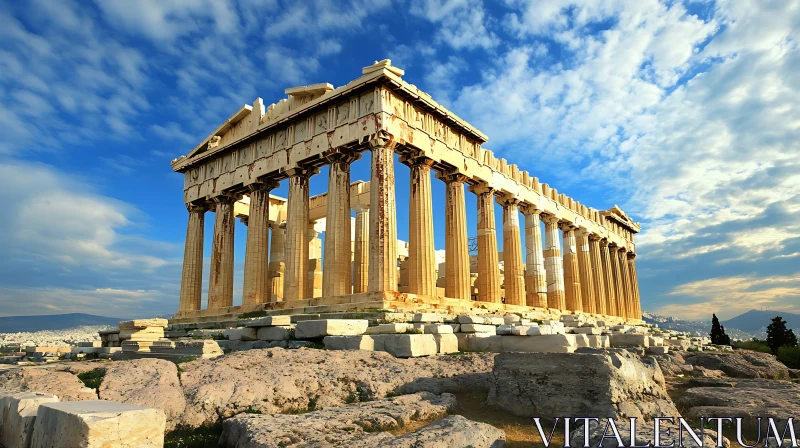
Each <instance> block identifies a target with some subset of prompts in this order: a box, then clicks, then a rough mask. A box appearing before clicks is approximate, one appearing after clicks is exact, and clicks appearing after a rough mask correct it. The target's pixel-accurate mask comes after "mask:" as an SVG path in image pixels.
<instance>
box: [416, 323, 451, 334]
mask: <svg viewBox="0 0 800 448" xmlns="http://www.w3.org/2000/svg"><path fill="white" fill-rule="evenodd" d="M422 331H423V333H425V334H453V327H451V326H450V325H439V324H431V325H425V328H423V330H422Z"/></svg>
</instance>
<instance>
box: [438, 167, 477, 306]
mask: <svg viewBox="0 0 800 448" xmlns="http://www.w3.org/2000/svg"><path fill="white" fill-rule="evenodd" d="M441 178H442V180H444V182H445V216H444V220H445V222H444V225H445V235H444V238H445V270H446V272H445V283H444V295H445V296H446V297H452V298H456V299H463V300H470V299H471V298H472V291H471V289H472V285H471V283H470V276H469V244H468V238H469V237H468V236H467V207H466V204H465V199H464V182H465V181H466V180H467V178H466V176H464V175H461V174H451V175H447V176H442V177H441Z"/></svg>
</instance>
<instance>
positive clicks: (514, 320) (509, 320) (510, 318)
mask: <svg viewBox="0 0 800 448" xmlns="http://www.w3.org/2000/svg"><path fill="white" fill-rule="evenodd" d="M520 321H522V318H521V317H519V316H517V315H516V314H506V315H505V316H503V323H504V324H505V325H513V324H518V323H520Z"/></svg>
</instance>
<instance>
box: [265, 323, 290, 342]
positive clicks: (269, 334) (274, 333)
mask: <svg viewBox="0 0 800 448" xmlns="http://www.w3.org/2000/svg"><path fill="white" fill-rule="evenodd" d="M293 328H294V327H293V326H288V325H287V326H280V327H277V326H276V327H259V328H258V331H257V332H256V338H257V339H258V340H260V341H285V340H288V339H289V338H290V337H291V334H292V329H293Z"/></svg>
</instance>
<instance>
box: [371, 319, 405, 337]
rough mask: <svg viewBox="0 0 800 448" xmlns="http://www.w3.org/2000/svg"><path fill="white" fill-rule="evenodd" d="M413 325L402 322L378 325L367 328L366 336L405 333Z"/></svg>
mask: <svg viewBox="0 0 800 448" xmlns="http://www.w3.org/2000/svg"><path fill="white" fill-rule="evenodd" d="M409 328H411V325H409V324H407V323H405V322H400V323H392V324H378V325H376V326H374V327H369V328H367V332H366V334H391V333H405V332H406V331H408V329H409Z"/></svg>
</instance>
